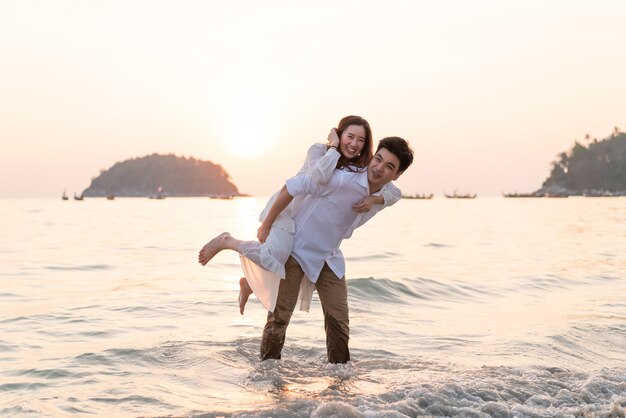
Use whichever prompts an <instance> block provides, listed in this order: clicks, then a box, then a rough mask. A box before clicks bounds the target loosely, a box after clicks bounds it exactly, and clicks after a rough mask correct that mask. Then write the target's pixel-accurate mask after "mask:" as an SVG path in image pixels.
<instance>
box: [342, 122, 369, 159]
mask: <svg viewBox="0 0 626 418" xmlns="http://www.w3.org/2000/svg"><path fill="white" fill-rule="evenodd" d="M364 146H365V128H364V127H362V126H360V125H350V126H348V127H347V128H346V129H345V130H344V131H343V133H342V134H341V138H339V152H340V153H341V154H342V155H343V156H344V157H346V158H347V159H349V160H351V159H353V158H355V157H357V156H358V155H359V154H360V153H361V151H362V150H363V147H364Z"/></svg>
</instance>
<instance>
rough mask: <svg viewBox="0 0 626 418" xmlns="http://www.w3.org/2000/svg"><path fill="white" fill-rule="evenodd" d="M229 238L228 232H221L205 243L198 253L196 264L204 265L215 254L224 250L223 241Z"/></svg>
mask: <svg viewBox="0 0 626 418" xmlns="http://www.w3.org/2000/svg"><path fill="white" fill-rule="evenodd" d="M228 237H230V234H229V233H228V232H222V233H221V234H219V235H218V236H216V237H215V238H213V239H212V240H211V241H209V242H207V243H206V245H205V246H204V247H202V249H201V250H200V252H199V253H198V262H199V263H200V264H202V265H203V266H205V265H206V263H208V262H209V261H211V259H212V258H213V257H215V255H216V254H217V253H219V252H220V251H222V250H223V249H225V248H226V246H225V240H226V239H227V238H228Z"/></svg>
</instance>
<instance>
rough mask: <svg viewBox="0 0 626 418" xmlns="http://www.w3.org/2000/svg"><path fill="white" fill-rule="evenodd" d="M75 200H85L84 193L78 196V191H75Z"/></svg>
mask: <svg viewBox="0 0 626 418" xmlns="http://www.w3.org/2000/svg"><path fill="white" fill-rule="evenodd" d="M74 200H83V195H82V194H81V195H80V196H76V192H74Z"/></svg>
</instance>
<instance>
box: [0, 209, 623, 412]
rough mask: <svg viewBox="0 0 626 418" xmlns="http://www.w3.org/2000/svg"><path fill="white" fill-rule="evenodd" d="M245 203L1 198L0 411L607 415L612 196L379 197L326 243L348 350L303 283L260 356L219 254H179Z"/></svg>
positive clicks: (617, 276)
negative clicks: (336, 248)
mask: <svg viewBox="0 0 626 418" xmlns="http://www.w3.org/2000/svg"><path fill="white" fill-rule="evenodd" d="M264 203H265V199H254V198H241V199H234V200H210V199H165V200H148V199H131V198H129V199H116V200H115V201H106V200H104V199H86V200H85V201H84V202H81V203H80V204H76V203H75V202H73V201H67V202H62V201H60V200H58V201H57V200H56V199H55V200H46V199H39V200H38V199H22V200H11V199H6V200H3V201H2V205H1V206H0V228H2V231H3V234H2V235H1V236H0V254H1V255H2V266H3V268H2V270H1V271H0V282H1V284H2V286H1V288H0V326H1V327H2V330H3V333H2V336H0V392H2V393H1V394H0V398H1V399H2V400H3V402H2V405H1V406H0V415H3V416H5V415H7V416H12V415H15V416H29V415H35V416H39V415H53V416H54V415H67V414H72V415H76V414H96V415H115V416H143V415H149V416H155V415H156V416H163V415H196V416H203V415H205V416H216V415H225V416H228V415H229V414H235V415H242V416H245V415H246V414H247V413H249V414H250V415H252V416H258V415H261V416H310V415H315V416H332V414H338V415H340V416H363V415H367V416H384V415H385V414H387V413H388V415H386V416H401V415H399V414H404V415H408V416H418V415H435V416H468V415H473V416H555V415H558V414H562V415H563V416H585V415H587V416H607V417H608V416H624V407H626V395H625V394H626V370H625V369H624V364H625V362H626V354H625V353H626V351H625V350H624V347H626V325H625V324H626V304H625V303H624V301H623V299H624V298H623V295H624V294H626V252H624V250H623V249H624V248H626V198H613V199H585V198H569V199H502V198H479V199H475V200H468V201H458V200H446V199H436V198H435V199H433V200H403V201H401V202H399V203H398V204H397V205H396V206H394V207H392V208H389V209H386V210H384V211H383V212H381V213H380V214H379V215H378V216H377V217H375V218H374V219H373V220H372V221H371V222H370V223H368V224H367V225H365V226H364V227H363V228H361V229H359V230H357V231H356V232H355V234H354V236H353V238H352V239H350V240H348V241H346V242H344V243H343V245H342V248H343V251H344V254H345V255H346V260H347V270H348V271H347V277H348V278H349V296H350V309H351V339H350V345H351V352H352V358H353V361H352V362H351V363H350V364H348V365H328V364H326V349H325V343H324V331H323V318H322V314H321V307H320V305H319V301H318V300H317V297H315V298H314V301H313V305H312V309H311V313H310V314H307V313H302V312H296V313H295V314H294V317H293V319H292V323H291V325H290V327H289V331H288V336H287V343H286V346H285V351H284V355H283V360H281V361H267V362H263V363H260V362H259V361H258V350H259V343H260V335H261V330H262V326H263V324H264V320H265V312H263V310H262V307H261V305H260V304H259V303H258V301H257V300H256V299H252V300H251V301H250V303H249V306H248V307H247V311H246V315H244V316H240V315H239V312H238V308H237V291H238V284H237V280H238V278H239V277H240V275H241V270H240V266H239V259H238V256H237V255H236V254H234V253H221V254H219V255H218V256H217V257H216V258H215V259H214V260H213V261H212V262H211V263H210V264H209V265H208V266H206V267H204V268H203V267H201V266H199V265H198V264H197V251H198V249H199V248H200V247H201V246H202V245H203V244H204V243H205V242H206V241H207V240H208V239H209V238H211V237H212V236H214V235H216V234H218V233H220V232H222V231H229V232H231V233H233V235H235V236H237V237H238V238H242V239H254V238H255V236H256V229H257V227H258V214H259V213H260V211H261V209H262V208H263V206H264ZM383 411H388V412H383ZM481 414H482V415H481Z"/></svg>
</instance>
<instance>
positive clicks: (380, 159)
mask: <svg viewBox="0 0 626 418" xmlns="http://www.w3.org/2000/svg"><path fill="white" fill-rule="evenodd" d="M399 168H400V160H399V159H398V157H396V155H395V154H392V153H391V152H389V150H387V148H381V149H379V150H378V152H377V153H376V154H375V155H374V158H372V161H371V162H370V165H369V166H368V167H367V180H368V181H369V183H370V186H371V188H372V189H373V190H378V189H380V188H381V187H383V186H384V185H385V184H387V183H389V182H390V181H392V180H396V179H397V178H398V177H400V174H402V172H401V171H398V170H399Z"/></svg>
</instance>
